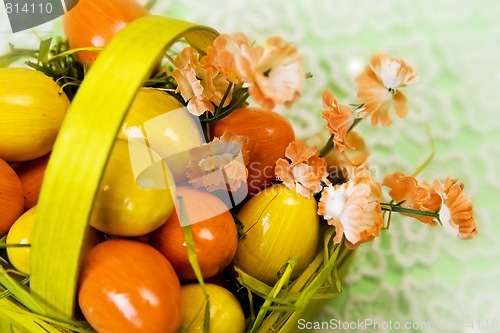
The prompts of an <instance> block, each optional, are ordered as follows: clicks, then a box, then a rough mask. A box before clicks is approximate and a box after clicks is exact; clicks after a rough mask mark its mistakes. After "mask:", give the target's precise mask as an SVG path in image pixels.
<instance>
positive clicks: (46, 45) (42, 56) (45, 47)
mask: <svg viewBox="0 0 500 333" xmlns="http://www.w3.org/2000/svg"><path fill="white" fill-rule="evenodd" d="M50 44H52V38H49V39H46V40H43V41H41V42H40V47H39V49H38V61H39V62H41V63H46V62H47V60H48V59H49V54H50Z"/></svg>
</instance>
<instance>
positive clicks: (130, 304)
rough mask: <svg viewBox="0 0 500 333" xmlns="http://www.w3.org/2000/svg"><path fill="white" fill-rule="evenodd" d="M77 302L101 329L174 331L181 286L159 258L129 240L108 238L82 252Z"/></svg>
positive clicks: (103, 332)
mask: <svg viewBox="0 0 500 333" xmlns="http://www.w3.org/2000/svg"><path fill="white" fill-rule="evenodd" d="M78 303H79V305H80V308H81V310H82V312H83V314H84V316H85V318H86V319H87V321H88V322H89V324H90V325H91V326H92V327H93V328H94V329H95V330H96V331H97V332H100V333H117V332H127V333H133V332H150V333H156V332H157V333H174V332H177V330H178V329H179V326H180V324H181V286H180V283H179V280H178V279H177V276H176V275H175V272H174V270H173V268H172V266H171V265H170V263H169V262H168V260H167V259H165V257H164V256H162V255H161V254H160V253H159V252H158V251H156V250H155V249H154V248H152V247H151V246H149V245H147V244H144V243H141V242H136V241H131V240H121V239H115V240H108V241H105V242H103V243H101V244H99V245H97V246H95V247H94V248H93V249H92V250H90V252H89V253H88V254H87V255H86V256H85V259H84V262H83V266H82V274H81V277H80V287H79V290H78Z"/></svg>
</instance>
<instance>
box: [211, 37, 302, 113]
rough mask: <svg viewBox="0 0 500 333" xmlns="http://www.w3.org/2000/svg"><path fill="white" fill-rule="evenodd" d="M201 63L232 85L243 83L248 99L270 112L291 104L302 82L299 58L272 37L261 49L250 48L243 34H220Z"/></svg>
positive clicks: (292, 48)
mask: <svg viewBox="0 0 500 333" xmlns="http://www.w3.org/2000/svg"><path fill="white" fill-rule="evenodd" d="M204 63H205V64H206V66H207V68H213V69H215V70H217V71H220V72H221V73H223V74H224V75H225V77H227V78H228V79H229V80H230V81H231V82H233V83H234V84H245V86H247V87H248V92H249V94H250V96H251V97H252V98H253V99H254V100H255V101H256V102H257V103H259V104H260V105H261V106H263V107H264V108H266V109H270V110H271V109H273V108H274V107H275V106H276V105H277V104H279V105H290V104H291V103H293V102H294V101H295V99H296V98H297V97H298V96H300V91H301V89H302V86H303V84H304V81H305V73H304V71H303V69H302V58H301V57H300V56H299V55H298V51H297V49H296V48H295V47H294V46H292V45H290V44H287V43H285V42H284V41H283V39H282V38H281V37H271V38H269V39H268V40H267V43H266V46H265V47H261V46H253V45H250V44H249V43H248V39H247V37H246V36H245V35H244V34H242V33H236V34H233V35H221V36H219V37H217V39H216V40H215V41H214V43H213V46H212V47H210V48H209V49H208V51H207V56H206V58H205V59H204Z"/></svg>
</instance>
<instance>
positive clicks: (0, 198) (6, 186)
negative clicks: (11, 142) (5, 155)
mask: <svg viewBox="0 0 500 333" xmlns="http://www.w3.org/2000/svg"><path fill="white" fill-rule="evenodd" d="M23 212H24V196H23V187H22V184H21V181H20V180H19V177H18V176H17V174H16V173H15V172H14V170H12V168H11V167H10V166H9V164H8V163H7V162H5V161H4V160H2V159H1V158H0V237H2V236H3V235H5V234H7V232H8V231H9V229H10V227H11V226H12V224H13V223H14V222H15V221H16V220H17V218H18V217H19V216H21V214H22V213H23Z"/></svg>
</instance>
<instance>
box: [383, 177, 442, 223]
mask: <svg viewBox="0 0 500 333" xmlns="http://www.w3.org/2000/svg"><path fill="white" fill-rule="evenodd" d="M382 185H384V186H387V187H389V188H390V189H391V190H390V191H389V195H390V196H391V198H392V199H393V200H394V201H396V202H398V203H399V202H403V203H402V204H401V207H403V208H409V209H415V210H421V211H426V212H436V211H437V210H438V209H439V207H440V206H441V196H440V195H439V194H437V193H436V192H434V191H433V190H432V189H431V188H430V187H429V186H428V185H426V184H423V186H421V185H419V184H418V181H417V180H416V179H415V178H413V177H410V176H406V175H405V174H403V173H402V172H399V171H398V172H394V173H392V174H390V175H387V176H386V177H385V178H384V180H383V181H382ZM405 215H408V216H411V217H413V218H416V219H417V220H419V221H422V222H424V223H427V224H429V225H436V223H437V222H436V221H435V220H434V218H433V217H432V216H421V215H415V214H405Z"/></svg>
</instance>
